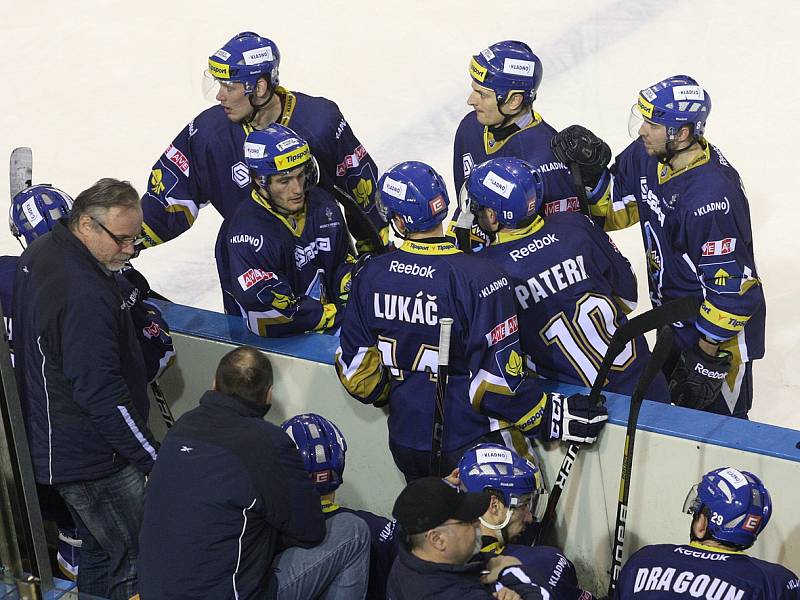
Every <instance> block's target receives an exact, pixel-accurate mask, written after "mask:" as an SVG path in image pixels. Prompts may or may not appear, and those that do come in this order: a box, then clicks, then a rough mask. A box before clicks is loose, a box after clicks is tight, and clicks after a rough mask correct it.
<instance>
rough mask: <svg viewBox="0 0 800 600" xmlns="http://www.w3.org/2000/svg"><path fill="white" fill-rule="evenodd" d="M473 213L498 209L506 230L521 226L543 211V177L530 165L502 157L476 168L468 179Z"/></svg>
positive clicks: (496, 210) (467, 188)
mask: <svg viewBox="0 0 800 600" xmlns="http://www.w3.org/2000/svg"><path fill="white" fill-rule="evenodd" d="M466 190H467V195H468V198H469V209H470V212H472V213H473V214H475V215H477V214H478V212H479V211H480V209H482V208H484V207H487V208H491V209H493V210H494V212H495V213H496V214H497V220H498V221H499V222H500V223H502V224H503V225H505V226H506V227H517V226H518V224H519V223H520V221H522V220H523V219H526V218H529V217H532V216H534V215H536V213H537V212H539V206H540V203H541V198H542V194H543V190H544V184H543V183H542V176H541V175H540V174H539V173H538V172H537V171H536V170H535V169H534V168H533V167H532V166H531V165H530V164H529V163H527V162H525V161H524V160H520V159H518V158H511V157H502V158H495V159H492V160H487V161H486V162H484V163H481V164H479V165H478V166H477V167H474V168H473V169H472V172H471V173H470V175H469V179H467V187H466Z"/></svg>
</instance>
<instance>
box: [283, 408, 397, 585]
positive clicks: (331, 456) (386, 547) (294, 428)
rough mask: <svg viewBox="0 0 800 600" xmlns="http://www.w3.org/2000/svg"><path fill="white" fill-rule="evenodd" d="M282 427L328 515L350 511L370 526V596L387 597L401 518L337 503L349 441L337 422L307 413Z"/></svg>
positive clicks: (324, 511)
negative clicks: (396, 519) (391, 517)
mask: <svg viewBox="0 0 800 600" xmlns="http://www.w3.org/2000/svg"><path fill="white" fill-rule="evenodd" d="M281 427H282V428H283V430H284V431H285V432H286V433H287V434H288V435H289V437H290V438H292V440H293V441H294V443H295V444H296V445H297V449H298V450H299V451H300V454H301V455H302V457H303V464H304V465H305V468H306V471H308V473H309V475H311V480H312V481H313V482H314V487H316V488H317V491H318V492H319V496H320V500H321V501H322V513H323V514H324V515H325V518H326V519H328V518H330V517H332V516H333V515H336V514H340V513H350V514H353V515H356V516H357V517H359V518H361V519H363V520H364V522H365V523H366V524H367V526H368V527H369V530H370V533H371V547H370V561H369V583H368V586H367V596H366V600H384V599H385V598H386V579H387V577H389V571H390V570H391V568H392V563H394V559H395V557H396V556H397V547H398V543H399V540H398V533H397V529H396V525H397V522H396V521H395V520H394V519H387V518H386V517H381V516H379V515H376V514H374V513H371V512H369V511H366V510H353V509H352V508H346V507H344V506H339V505H338V504H336V490H337V489H339V486H341V485H342V481H343V475H344V464H345V452H346V451H347V441H346V440H345V439H344V435H342V432H341V431H340V430H339V428H338V427H337V426H336V425H335V424H334V423H332V422H331V421H329V420H328V419H326V418H325V417H323V416H320V415H317V414H313V413H307V414H302V415H297V416H295V417H292V418H291V419H288V420H286V421H284V422H283V424H282V425H281Z"/></svg>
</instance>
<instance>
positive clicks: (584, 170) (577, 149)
mask: <svg viewBox="0 0 800 600" xmlns="http://www.w3.org/2000/svg"><path fill="white" fill-rule="evenodd" d="M550 148H552V150H553V154H555V155H556V158H558V160H560V161H561V162H562V163H564V164H565V165H566V166H567V167H569V166H570V165H571V164H572V163H577V164H578V166H579V167H580V168H581V175H582V177H583V183H584V185H585V186H586V187H589V188H594V187H595V186H596V185H597V182H598V181H600V177H602V175H603V172H604V171H605V170H606V168H607V167H608V163H609V162H611V148H609V147H608V144H606V143H605V142H604V141H603V140H601V139H600V138H599V137H597V136H596V135H595V134H593V133H592V132H591V131H589V130H588V129H586V128H585V127H581V126H580V125H570V126H569V127H567V128H566V129H564V130H562V131H559V132H558V133H557V134H555V135H554V136H553V137H552V139H551V140H550Z"/></svg>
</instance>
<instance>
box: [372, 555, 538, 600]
mask: <svg viewBox="0 0 800 600" xmlns="http://www.w3.org/2000/svg"><path fill="white" fill-rule="evenodd" d="M483 568H484V566H483V563H482V562H471V563H467V564H465V565H445V564H440V563H432V562H428V561H426V560H422V559H421V558H417V557H416V556H414V555H413V554H411V553H410V552H408V550H406V549H405V548H404V547H403V546H402V544H401V546H400V550H399V552H398V554H397V560H395V561H394V566H393V567H392V571H391V573H389V583H388V585H387V590H386V598H387V600H425V599H426V598H436V599H437V600H489V599H491V598H492V594H493V592H494V591H495V590H494V586H491V587H487V586H484V585H482V584H481V582H480V574H481V570H482V569H483ZM525 569H526V567H524V566H522V565H519V566H516V567H507V568H506V569H503V571H501V573H500V578H499V579H498V581H499V582H500V583H501V584H502V585H503V586H504V587H508V588H511V589H512V590H514V591H515V592H517V593H518V594H519V595H520V596H522V599H523V600H542V599H543V598H544V597H549V594H548V593H547V592H545V594H542V589H541V588H540V587H539V586H538V585H536V584H535V583H532V582H531V580H530V575H529V574H528V573H527V572H526V570H525Z"/></svg>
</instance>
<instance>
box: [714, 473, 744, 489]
mask: <svg viewBox="0 0 800 600" xmlns="http://www.w3.org/2000/svg"><path fill="white" fill-rule="evenodd" d="M719 476H720V477H722V478H723V479H724V480H725V481H727V482H728V483H730V484H731V485H732V486H733V487H734V488H735V489H737V490H738V489H739V488H740V487H744V486H746V485H747V479H745V477H744V475H742V474H741V472H739V471H737V470H736V469H731V468H728V469H724V470H722V471H720V472H719Z"/></svg>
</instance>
